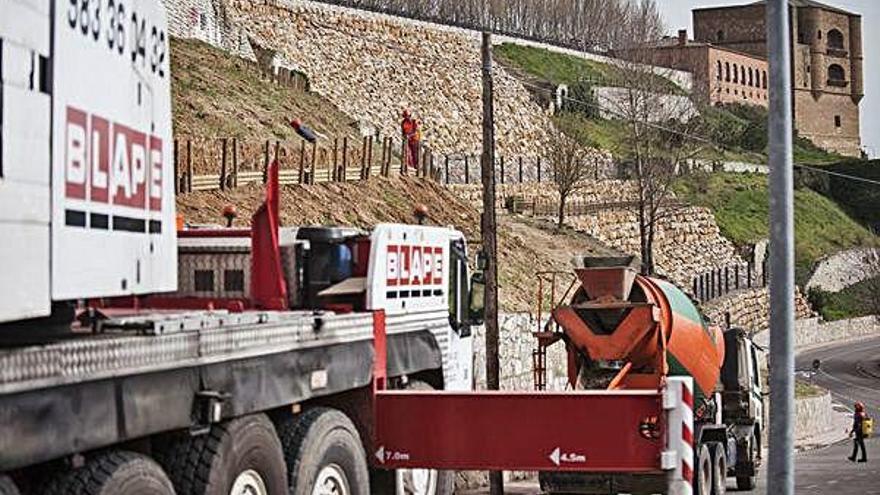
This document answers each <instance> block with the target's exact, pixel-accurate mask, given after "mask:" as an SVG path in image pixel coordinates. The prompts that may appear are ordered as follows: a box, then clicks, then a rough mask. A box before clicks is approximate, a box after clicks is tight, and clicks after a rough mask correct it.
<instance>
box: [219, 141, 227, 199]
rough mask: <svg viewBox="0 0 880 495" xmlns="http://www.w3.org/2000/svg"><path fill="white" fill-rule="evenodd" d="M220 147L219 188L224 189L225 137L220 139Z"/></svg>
mask: <svg viewBox="0 0 880 495" xmlns="http://www.w3.org/2000/svg"><path fill="white" fill-rule="evenodd" d="M220 143H221V145H222V149H221V151H220V190H221V191H225V190H226V138H223V139H221V140H220Z"/></svg>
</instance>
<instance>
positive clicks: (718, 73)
mask: <svg viewBox="0 0 880 495" xmlns="http://www.w3.org/2000/svg"><path fill="white" fill-rule="evenodd" d="M715 79H718V80H719V81H720V80H721V61H720V60H719V61H718V62H717V63H716V64H715Z"/></svg>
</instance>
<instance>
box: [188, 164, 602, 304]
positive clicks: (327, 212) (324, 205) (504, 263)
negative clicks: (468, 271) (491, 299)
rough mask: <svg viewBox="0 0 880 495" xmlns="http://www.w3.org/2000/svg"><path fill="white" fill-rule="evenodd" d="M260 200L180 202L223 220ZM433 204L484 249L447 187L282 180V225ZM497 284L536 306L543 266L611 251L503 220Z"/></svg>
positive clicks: (560, 266) (361, 218)
mask: <svg viewBox="0 0 880 495" xmlns="http://www.w3.org/2000/svg"><path fill="white" fill-rule="evenodd" d="M262 198H263V190H262V187H260V186H250V187H241V188H238V189H234V190H229V191H225V192H223V191H205V192H194V193H191V194H187V195H183V196H180V197H178V199H177V208H178V211H179V212H180V213H182V214H183V215H184V218H186V220H187V221H188V222H194V223H220V222H221V218H220V211H221V210H222V208H223V206H225V205H228V204H232V205H235V206H236V208H237V210H238V212H239V218H240V222H239V223H246V222H248V221H249V219H250V217H251V215H252V214H253V212H254V210H255V209H256V208H257V206H258V205H259V204H260V202H261V201H262ZM418 203H423V204H426V205H428V206H429V221H430V223H431V224H434V225H452V226H455V227H456V228H458V229H459V230H461V231H462V232H464V233H465V235H466V236H467V238H468V242H469V244H470V250H471V252H472V253H473V252H475V251H476V250H477V249H479V243H480V234H479V222H480V217H479V213H478V212H477V211H476V210H475V209H474V208H473V207H472V206H470V205H468V204H467V203H464V202H463V201H461V200H460V199H459V198H458V197H457V196H456V195H454V194H453V193H452V192H450V191H449V190H447V189H446V188H444V187H442V186H440V185H438V184H436V183H434V182H431V181H428V180H420V179H414V178H405V177H404V178H381V177H379V178H375V179H371V180H370V181H367V182H358V183H354V182H349V183H322V184H315V185H309V186H298V185H297V186H284V187H282V195H281V221H282V223H283V224H284V225H332V224H338V225H350V226H357V227H365V228H366V227H370V226H372V225H375V224H376V223H381V222H407V223H409V222H412V221H413V216H412V209H413V206H414V205H416V204H418ZM498 251H499V258H500V259H499V277H498V278H499V285H500V287H501V289H500V297H501V306H502V309H503V310H505V311H527V310H530V309H533V308H534V307H535V297H536V288H535V276H534V274H535V273H536V272H537V271H539V270H569V269H570V267H571V263H570V260H571V258H572V257H573V256H574V255H576V254H588V253H591V254H607V253H609V252H610V251H609V250H608V249H607V248H605V247H603V245H601V244H600V243H599V242H598V241H595V240H593V239H592V238H590V237H588V236H586V235H583V234H578V233H575V232H573V231H567V230H563V231H561V232H557V231H556V230H555V228H554V227H552V226H550V225H549V224H547V223H544V222H540V221H533V220H526V219H520V218H515V217H501V218H500V219H499V247H498Z"/></svg>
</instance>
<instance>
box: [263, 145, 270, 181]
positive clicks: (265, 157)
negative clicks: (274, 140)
mask: <svg viewBox="0 0 880 495" xmlns="http://www.w3.org/2000/svg"><path fill="white" fill-rule="evenodd" d="M268 170H269V140H268V139H267V140H266V146H265V147H264V149H263V184H265V183H266V180H267V179H268V177H267V176H266V174H267V173H268Z"/></svg>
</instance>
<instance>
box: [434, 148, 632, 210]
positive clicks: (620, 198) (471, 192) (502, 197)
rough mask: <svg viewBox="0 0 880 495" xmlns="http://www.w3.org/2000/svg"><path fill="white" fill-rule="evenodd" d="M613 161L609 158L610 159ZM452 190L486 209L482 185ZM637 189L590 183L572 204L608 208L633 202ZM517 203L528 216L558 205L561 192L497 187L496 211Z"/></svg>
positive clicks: (532, 185)
mask: <svg viewBox="0 0 880 495" xmlns="http://www.w3.org/2000/svg"><path fill="white" fill-rule="evenodd" d="M609 160H610V158H609ZM449 188H450V189H451V190H452V191H453V192H454V193H456V194H457V195H458V196H459V197H460V198H461V199H463V200H464V201H467V202H468V203H470V204H472V205H474V207H476V208H477V209H478V210H481V211H482V209H483V187H482V186H481V185H480V184H467V185H465V184H453V185H450V186H449ZM635 193H636V189H635V185H634V184H633V183H632V182H631V181H623V180H602V181H596V182H590V183H588V184H586V185H585V186H584V187H583V188H582V189H580V190H578V191H577V192H576V193H575V194H574V195H572V197H571V201H576V202H580V203H583V204H593V205H599V204H607V203H620V202H625V201H631V200H632V198H634V197H635ZM514 199H516V200H518V201H520V202H522V203H523V204H525V205H526V206H525V210H524V211H525V212H531V204H532V202H534V201H538V202H539V203H540V204H549V203H554V204H558V203H559V192H558V191H557V190H556V187H555V184H553V183H552V182H541V183H538V182H524V183H522V184H519V183H517V184H496V186H495V208H496V209H497V210H502V209H504V208H506V206H507V204H508V202H510V201H512V200H514Z"/></svg>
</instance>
